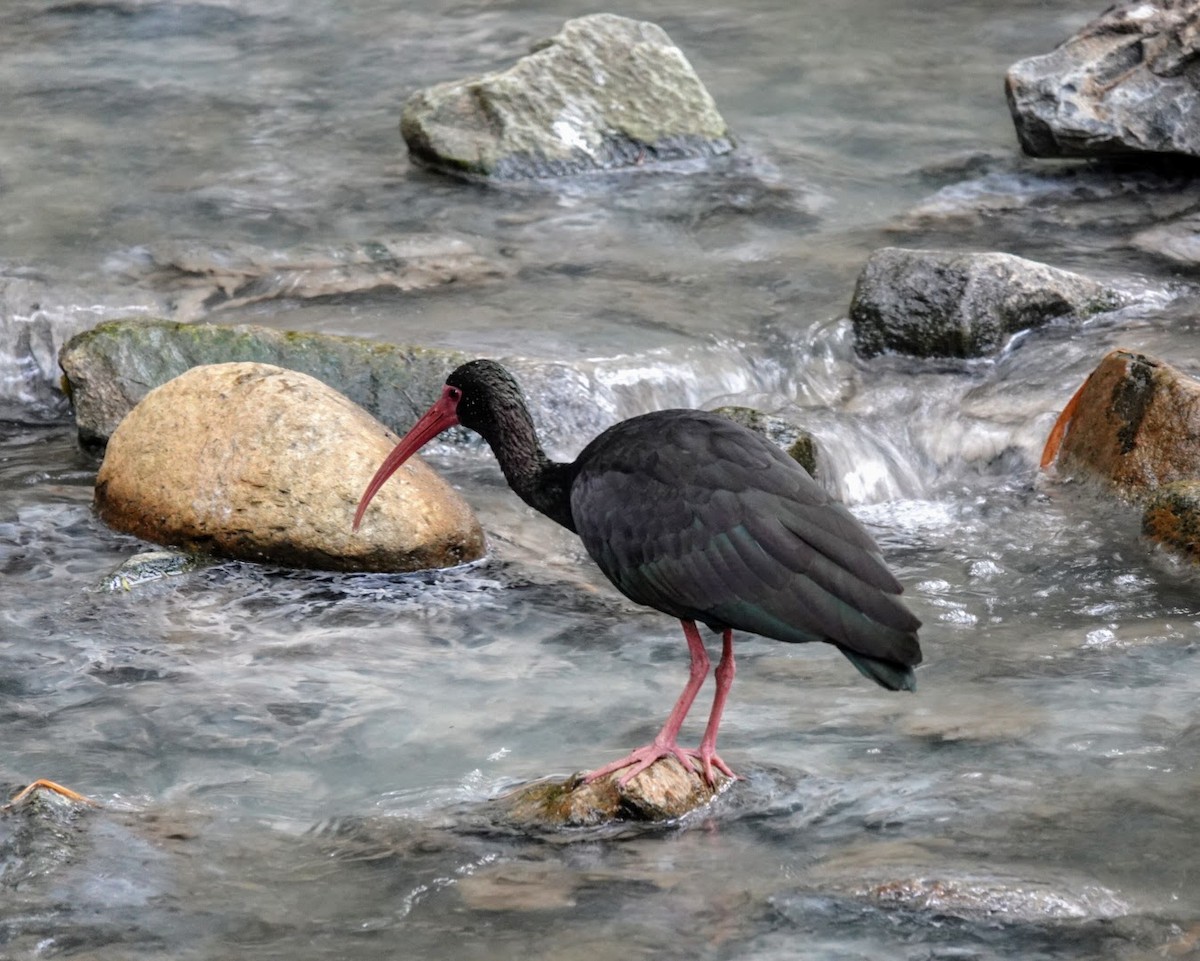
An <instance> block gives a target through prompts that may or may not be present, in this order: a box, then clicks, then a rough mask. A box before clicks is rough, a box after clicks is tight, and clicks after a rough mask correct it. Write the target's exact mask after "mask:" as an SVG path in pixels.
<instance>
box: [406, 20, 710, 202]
mask: <svg viewBox="0 0 1200 961" xmlns="http://www.w3.org/2000/svg"><path fill="white" fill-rule="evenodd" d="M400 131H401V133H402V134H403V136H404V140H405V142H406V143H407V144H408V151H409V155H410V156H411V157H412V158H413V159H414V160H416V161H417V162H418V163H422V164H424V165H426V166H429V167H432V168H434V169H437V170H442V171H445V172H449V173H454V174H459V175H466V176H474V177H481V178H487V179H491V180H520V179H531V178H544V177H557V176H564V175H572V174H580V173H586V172H589V171H596V170H612V169H617V168H622V167H630V166H640V165H643V164H646V163H653V162H656V161H667V160H682V159H690V158H696V157H712V156H715V155H718V154H724V153H727V152H729V151H730V150H731V149H732V148H733V143H732V140H731V139H730V135H729V130H728V127H727V126H726V124H725V121H724V120H723V119H722V117H721V115H720V113H719V112H718V111H717V107H716V104H715V103H714V101H713V99H712V97H711V96H710V95H709V93H708V91H707V90H705V89H704V85H703V84H702V83H701V82H700V79H699V77H697V76H696V73H695V71H694V70H693V69H692V66H691V64H689V63H688V61H687V58H686V57H684V55H683V53H682V52H681V51H680V50H679V48H678V47H676V46H675V45H674V44H673V43H671V39H670V38H669V37H668V36H667V34H666V33H665V32H664V31H663V29H662V28H661V27H659V26H657V25H655V24H653V23H647V22H642V21H637V20H630V19H628V18H626V17H619V16H615V15H613V14H607V13H604V14H595V15H593V16H588V17H580V18H579V19H576V20H570V21H568V22H567V23H566V24H565V25H564V26H563V28H562V30H561V31H560V32H559V33H558V34H557V35H556V36H554V37H552V38H551V39H549V40H546V41H544V42H543V43H542V44H540V45H539V46H538V47H537V48H535V50H534V51H533V52H532V53H530V54H529V55H528V56H526V57H524V58H522V59H521V60H519V61H518V62H517V63H516V64H515V65H514V66H513V67H511V68H510V69H508V70H505V71H501V72H497V73H492V74H487V75H486V76H482V77H476V78H472V79H467V80H459V81H453V82H451V83H443V84H440V85H438V86H435V87H430V88H428V89H426V90H421V91H418V92H417V93H415V94H414V95H413V96H412V97H410V98H409V100H408V101H407V102H406V103H405V105H404V111H403V114H402V117H401V121H400Z"/></svg>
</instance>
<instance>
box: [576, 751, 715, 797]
mask: <svg viewBox="0 0 1200 961" xmlns="http://www.w3.org/2000/svg"><path fill="white" fill-rule="evenodd" d="M664 757H674V758H675V759H676V760H678V761H679V763H680V764H682V765H683V766H684V768H685V769H687V770H689V771H695V772H696V773H697V774H699V775H700V776H701V777H702V778H704V782H705V783H706V784H707V785H708V786H709V787H710V788H715V787H716V786H717V779H716V775H715V774H714V773H713V768H714V767H715V768H716V769H717V770H718V771H720V772H721V773H722V774H724V775H725V776H726V777H729V778H732V779H734V780H737V777H738V776H737V775H736V774H734V773H733V771H732V770H730V768H729V765H728V764H726V763H725V762H724V761H722V760H721V758H720V757H718V756H717V754H716V752H708V751H704V750H703V749H695V748H684V747H680V746H679V745H678V744H676V743H674V742H670V743H660V742H659V741H654V742H653V743H651V744H647V745H645V746H644V747H639V748H635V749H634V750H632V751H630V752H629V753H628V754H627V755H625V757H623V758H621V759H620V760H618V761H612V762H611V763H609V764H605V765H604V767H599V768H596V770H594V771H589V772H588V773H587V774H585V775H584V776H583V783H584V784H591V783H592V782H593V781H597V780H599V779H600V778H602V777H607V776H608V775H609V774H612V773H613V772H615V771H619V770H621V769H622V768H629V770H628V771H626V772H625V773H624V774H623V775H621V779H620V780H619V781H618V782H617V787H619V788H622V787H624V786H625V785H626V784H628V783H629V782H630V781H632V780H633V779H634V778H635V777H637V776H638V775H639V774H641V773H642V772H643V771H644V770H646V768H648V767H650V766H651V765H652V764H654V763H655V762H656V761H659V760H661V759H662V758H664Z"/></svg>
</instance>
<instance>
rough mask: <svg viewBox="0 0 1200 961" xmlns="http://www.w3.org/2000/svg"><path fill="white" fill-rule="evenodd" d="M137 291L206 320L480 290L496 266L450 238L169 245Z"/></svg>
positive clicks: (154, 253) (181, 316)
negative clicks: (238, 311)
mask: <svg viewBox="0 0 1200 961" xmlns="http://www.w3.org/2000/svg"><path fill="white" fill-rule="evenodd" d="M147 254H148V256H149V258H150V262H149V263H148V264H146V265H144V268H143V270H142V276H141V280H142V282H143V283H145V284H147V285H149V286H151V287H153V288H155V289H156V290H162V291H165V292H167V293H169V294H171V295H172V296H173V298H174V311H173V314H172V316H173V317H174V318H175V319H176V320H195V319H197V318H199V317H202V316H204V315H205V314H207V313H209V312H211V311H214V310H222V309H227V308H232V307H244V306H245V305H247V304H253V303H258V302H259V301H264V300H273V299H276V298H281V297H292V298H300V299H309V298H313V297H332V296H338V295H345V294H355V293H363V292H365V291H369V290H379V289H391V290H402V291H403V290H421V289H424V288H428V287H440V286H444V285H446V284H463V283H478V282H481V281H485V280H492V279H496V278H498V277H502V276H503V275H504V271H503V270H502V269H501V268H500V266H499V265H498V264H496V263H494V262H492V261H490V260H488V259H487V258H485V257H483V256H481V255H480V254H478V253H477V252H476V251H475V250H474V248H472V247H471V246H470V245H469V244H468V243H466V241H463V240H460V239H458V238H456V237H439V236H435V235H428V236H425V235H410V236H403V237H381V238H378V239H375V240H368V241H362V242H347V243H343V244H340V245H337V246H308V247H297V248H292V249H288V250H271V249H268V248H265V247H255V246H253V245H252V244H227V245H224V246H212V245H207V244H201V243H198V242H194V241H192V242H189V241H174V242H171V243H167V244H161V245H158V246H155V247H151V248H150V249H149V250H148V251H147Z"/></svg>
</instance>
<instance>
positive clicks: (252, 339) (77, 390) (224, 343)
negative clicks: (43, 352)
mask: <svg viewBox="0 0 1200 961" xmlns="http://www.w3.org/2000/svg"><path fill="white" fill-rule="evenodd" d="M467 359H469V358H467V357H466V356H465V355H462V354H459V353H457V352H455V351H450V350H438V349H425V348H419V347H403V346H397V345H394V344H382V343H378V342H376V341H370V340H363V339H360V338H357V337H338V336H334V335H331V334H316V333H301V332H296V331H284V330H275V329H273V328H269V327H256V326H252V325H237V326H220V325H217V324H181V323H176V322H174V321H166V320H154V321H114V322H111V323H106V324H101V325H99V326H98V327H95V328H93V329H92V330H88V331H85V332H83V333H81V334H78V335H77V336H75V337H73V338H72V339H71V340H70V341H69V342H68V343H67V344H66V346H65V347H64V348H63V350H62V353H61V356H60V361H61V364H62V369H63V371H64V372H65V373H66V377H67V382H68V385H69V389H70V392H71V399H72V401H73V403H74V405H75V420H76V426H77V428H78V430H79V438H80V440H81V441H82V442H83V443H84V444H85V445H87V446H103V445H104V444H105V443H106V442H107V441H108V438H109V437H110V436H111V435H112V432H113V431H114V430H116V427H117V424H119V423H120V421H121V418H123V417H124V416H125V415H126V414H128V413H129V411H130V410H132V409H133V406H134V405H135V404H136V403H137V402H138V401H140V400H141V399H142V398H143V397H145V396H146V394H147V393H149V392H150V391H151V390H152V389H153V388H155V387H158V386H160V385H161V384H165V383H166V382H167V381H169V380H171V379H172V378H175V377H178V376H179V375H180V374H182V373H183V372H184V371H186V370H189V369H190V368H192V367H196V366H199V365H201V364H214V363H224V362H227V361H256V362H259V363H265V364H274V365H276V366H279V367H286V368H289V369H291V370H297V371H301V372H303V373H306V374H311V375H312V376H313V377H316V378H317V379H318V380H321V381H324V382H325V383H326V384H329V385H330V386H332V387H335V388H336V389H337V390H339V391H341V392H342V393H343V394H345V395H346V396H347V397H349V398H350V399H351V400H353V401H354V402H355V403H356V404H358V405H359V406H360V407H364V408H366V409H367V410H368V411H370V412H371V413H372V414H373V415H374V416H375V417H377V418H379V419H380V420H381V421H383V422H384V423H385V424H387V425H388V426H389V427H392V428H394V429H407V428H408V427H409V426H410V425H411V424H412V423H413V421H414V420H416V418H417V417H419V416H420V415H421V414H422V413H424V412H425V409H426V407H428V405H429V404H430V403H432V402H433V400H434V398H436V397H437V395H438V392H439V391H440V390H441V386H442V383H443V382H444V381H445V379H446V374H447V373H448V372H449V371H451V370H453V369H454V368H455V367H456V366H458V365H459V364H460V363H462V362H463V361H465V360H467Z"/></svg>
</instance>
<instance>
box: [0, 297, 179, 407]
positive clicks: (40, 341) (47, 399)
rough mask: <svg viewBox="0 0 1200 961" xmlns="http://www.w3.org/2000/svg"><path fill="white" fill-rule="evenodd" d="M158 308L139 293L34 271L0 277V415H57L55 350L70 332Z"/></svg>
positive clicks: (59, 404)
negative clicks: (87, 285) (82, 284)
mask: <svg viewBox="0 0 1200 961" xmlns="http://www.w3.org/2000/svg"><path fill="white" fill-rule="evenodd" d="M161 312H162V304H161V302H160V301H158V300H157V299H156V298H153V297H151V296H150V295H149V294H147V293H144V292H135V293H129V292H125V291H122V292H121V293H120V294H116V293H106V292H103V291H96V290H84V289H82V288H79V287H74V286H71V285H68V284H59V283H52V282H50V281H48V280H46V279H44V278H41V277H36V276H0V359H2V361H3V365H4V366H3V368H0V417H3V418H12V419H14V420H30V419H32V420H57V419H59V418H61V417H62V415H63V414H64V413H65V412H66V408H67V401H66V398H65V397H64V396H63V391H62V387H61V385H60V381H61V379H62V371H60V370H59V366H58V354H59V351H60V350H61V349H62V346H63V344H64V342H66V341H67V340H68V339H69V338H70V337H72V336H74V335H75V334H77V333H79V332H80V331H82V330H86V329H87V328H89V327H92V326H94V325H95V324H96V323H98V322H101V321H104V320H109V319H113V318H116V317H131V316H137V315H139V314H151V315H152V314H157V313H161Z"/></svg>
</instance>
